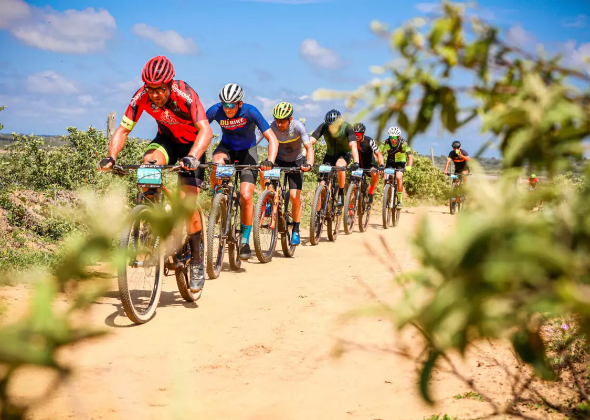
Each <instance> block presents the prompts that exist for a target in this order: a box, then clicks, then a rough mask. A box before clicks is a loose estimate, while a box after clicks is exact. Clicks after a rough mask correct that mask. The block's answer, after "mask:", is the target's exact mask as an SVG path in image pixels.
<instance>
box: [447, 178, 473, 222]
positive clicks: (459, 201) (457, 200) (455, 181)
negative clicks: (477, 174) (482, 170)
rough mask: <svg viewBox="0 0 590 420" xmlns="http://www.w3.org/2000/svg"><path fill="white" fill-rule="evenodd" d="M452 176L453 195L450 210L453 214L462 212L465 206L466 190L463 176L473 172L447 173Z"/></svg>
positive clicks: (450, 199)
mask: <svg viewBox="0 0 590 420" xmlns="http://www.w3.org/2000/svg"><path fill="white" fill-rule="evenodd" d="M446 175H447V176H448V177H450V178H451V195H450V197H449V211H450V213H451V214H455V213H458V212H460V211H461V210H463V209H464V207H465V191H464V189H463V178H464V177H466V176H470V175H471V174H446Z"/></svg>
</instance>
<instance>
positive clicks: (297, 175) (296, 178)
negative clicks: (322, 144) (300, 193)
mask: <svg viewBox="0 0 590 420" xmlns="http://www.w3.org/2000/svg"><path fill="white" fill-rule="evenodd" d="M305 162H307V160H306V159H305V158H304V157H301V158H299V159H297V160H296V161H295V162H285V161H284V160H280V159H277V161H276V162H275V165H276V166H280V167H281V168H299V167H301V165H303V164H304V163H305ZM287 179H288V180H289V189H291V190H300V189H302V188H303V172H294V173H290V174H287Z"/></svg>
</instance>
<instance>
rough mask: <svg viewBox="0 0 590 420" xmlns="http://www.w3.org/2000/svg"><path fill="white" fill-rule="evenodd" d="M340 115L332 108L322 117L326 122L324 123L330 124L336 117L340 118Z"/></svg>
mask: <svg viewBox="0 0 590 420" xmlns="http://www.w3.org/2000/svg"><path fill="white" fill-rule="evenodd" d="M341 115H342V114H341V113H340V111H338V110H336V109H332V110H330V111H328V113H327V114H326V117H325V118H324V121H325V122H326V125H332V124H334V122H335V121H336V120H337V119H338V118H340V116H341Z"/></svg>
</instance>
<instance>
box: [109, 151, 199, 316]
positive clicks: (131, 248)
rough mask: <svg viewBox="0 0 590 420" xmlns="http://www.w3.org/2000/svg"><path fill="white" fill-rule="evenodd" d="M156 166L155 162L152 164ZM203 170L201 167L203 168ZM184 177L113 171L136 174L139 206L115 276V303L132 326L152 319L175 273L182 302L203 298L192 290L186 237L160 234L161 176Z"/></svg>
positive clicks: (124, 236) (148, 169)
mask: <svg viewBox="0 0 590 420" xmlns="http://www.w3.org/2000/svg"><path fill="white" fill-rule="evenodd" d="M153 162H154V163H155V161H153ZM206 167H207V165H203V164H201V165H199V168H206ZM164 170H170V171H173V172H182V171H183V170H182V169H181V168H180V166H174V165H154V164H144V165H124V166H122V165H114V166H113V169H112V172H113V173H114V174H116V175H129V174H131V173H132V172H133V171H136V173H137V187H138V193H137V205H136V206H135V207H134V208H133V209H132V210H131V212H130V214H129V221H128V223H127V225H126V227H125V229H124V230H123V232H122V233H121V237H120V240H119V248H120V249H121V250H122V251H124V252H125V263H124V264H121V266H120V267H119V270H118V282H119V297H120V299H121V304H122V306H123V310H124V311H125V314H126V315H127V317H128V318H129V319H130V320H131V321H133V322H134V323H136V324H144V323H146V322H148V321H149V320H150V319H152V318H153V317H154V315H155V313H156V307H157V306H158V302H159V300H160V295H161V293H162V284H163V277H164V276H170V275H172V274H170V273H173V274H174V276H175V277H176V284H177V286H178V291H179V292H180V295H181V296H182V298H183V299H184V300H186V301H187V302H194V301H196V300H197V299H199V298H200V297H201V292H202V291H199V292H197V293H193V292H191V290H190V286H189V281H190V274H189V263H190V258H191V245H190V241H189V238H188V234H187V231H186V223H183V227H182V229H180V228H175V229H174V230H173V232H172V234H171V235H170V236H169V237H168V238H163V237H161V235H160V234H159V227H158V226H157V223H155V222H156V221H157V219H158V218H157V215H156V213H157V212H161V211H165V210H164V209H165V206H166V199H168V200H170V194H171V193H170V191H169V190H168V189H167V188H166V187H165V186H164V184H163V177H162V172H163V171H164ZM197 210H198V211H199V215H200V218H201V226H203V234H202V235H201V238H202V239H201V244H200V252H201V257H203V256H204V253H205V230H204V227H205V224H204V223H203V222H204V220H205V218H204V216H203V210H202V209H201V207H200V206H199V204H198V203H197Z"/></svg>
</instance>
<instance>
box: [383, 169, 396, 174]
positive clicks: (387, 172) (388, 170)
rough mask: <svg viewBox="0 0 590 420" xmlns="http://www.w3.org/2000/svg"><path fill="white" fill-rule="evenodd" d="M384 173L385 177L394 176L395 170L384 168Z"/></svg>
mask: <svg viewBox="0 0 590 420" xmlns="http://www.w3.org/2000/svg"><path fill="white" fill-rule="evenodd" d="M383 172H384V173H385V175H394V174H395V169H393V168H385V171H383Z"/></svg>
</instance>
